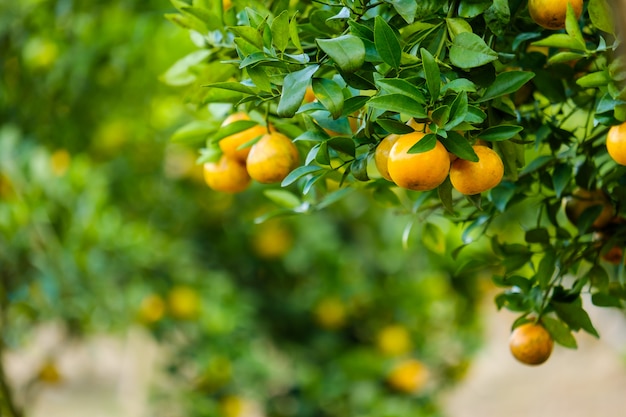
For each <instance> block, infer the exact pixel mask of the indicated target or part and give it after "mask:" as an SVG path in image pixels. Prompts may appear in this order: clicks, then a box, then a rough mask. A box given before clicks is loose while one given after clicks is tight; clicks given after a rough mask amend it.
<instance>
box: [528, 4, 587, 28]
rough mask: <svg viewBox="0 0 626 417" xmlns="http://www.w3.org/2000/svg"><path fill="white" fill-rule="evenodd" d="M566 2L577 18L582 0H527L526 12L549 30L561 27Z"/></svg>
mask: <svg viewBox="0 0 626 417" xmlns="http://www.w3.org/2000/svg"><path fill="white" fill-rule="evenodd" d="M567 3H570V4H571V5H572V8H573V9H574V12H575V13H576V18H579V17H580V15H581V13H582V11H583V0H528V12H529V13H530V17H531V18H532V19H533V20H534V21H535V23H537V24H538V25H539V26H542V27H544V28H546V29H551V30H558V29H563V28H564V27H565V17H566V16H567Z"/></svg>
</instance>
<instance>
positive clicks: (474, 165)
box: [450, 145, 504, 195]
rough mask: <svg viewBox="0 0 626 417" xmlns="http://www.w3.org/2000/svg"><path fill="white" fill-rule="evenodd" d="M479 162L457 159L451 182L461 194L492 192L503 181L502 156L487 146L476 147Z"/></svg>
mask: <svg viewBox="0 0 626 417" xmlns="http://www.w3.org/2000/svg"><path fill="white" fill-rule="evenodd" d="M473 148H474V152H476V155H478V162H471V161H467V160H465V159H461V158H459V159H457V160H456V161H454V162H453V163H452V167H451V168H450V182H451V183H452V186H453V187H454V188H455V189H456V190H457V191H458V192H460V193H461V194H465V195H473V194H480V193H482V192H484V191H487V190H490V189H492V188H493V187H495V186H496V185H498V184H500V181H502V176H503V175H504V164H503V163H502V159H501V158H500V155H498V154H497V153H496V152H495V151H494V150H493V149H491V148H488V147H487V146H482V145H474V146H473Z"/></svg>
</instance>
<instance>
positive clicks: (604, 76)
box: [576, 69, 611, 88]
mask: <svg viewBox="0 0 626 417" xmlns="http://www.w3.org/2000/svg"><path fill="white" fill-rule="evenodd" d="M610 82H611V76H610V75H609V72H608V71H607V70H606V69H604V70H602V71H596V72H592V73H589V74H586V75H583V76H582V77H580V78H579V79H577V80H576V84H578V85H579V86H581V87H583V88H596V87H604V86H606V85H607V84H609V83H610Z"/></svg>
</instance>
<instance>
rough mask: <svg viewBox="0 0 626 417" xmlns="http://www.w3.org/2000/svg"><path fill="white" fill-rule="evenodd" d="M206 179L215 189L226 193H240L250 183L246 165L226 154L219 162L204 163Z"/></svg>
mask: <svg viewBox="0 0 626 417" xmlns="http://www.w3.org/2000/svg"><path fill="white" fill-rule="evenodd" d="M204 180H205V182H206V183H207V185H208V186H209V187H211V188H212V189H214V190H215V191H222V192H225V193H238V192H240V191H243V190H245V189H246V188H248V185H250V176H249V175H248V171H247V170H246V166H245V165H244V164H241V163H240V162H238V161H237V160H235V159H232V158H229V157H228V156H226V155H222V156H221V158H220V159H219V161H217V162H207V163H206V164H204Z"/></svg>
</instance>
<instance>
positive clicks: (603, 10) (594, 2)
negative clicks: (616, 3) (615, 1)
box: [587, 0, 615, 35]
mask: <svg viewBox="0 0 626 417" xmlns="http://www.w3.org/2000/svg"><path fill="white" fill-rule="evenodd" d="M587 11H588V12H589V17H590V18H591V23H592V24H593V26H595V27H596V28H598V29H600V30H601V31H603V32H606V33H610V34H611V35H613V34H615V27H614V19H613V10H612V9H611V6H610V5H609V3H608V2H607V1H606V0H590V1H589V7H588V8H587Z"/></svg>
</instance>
